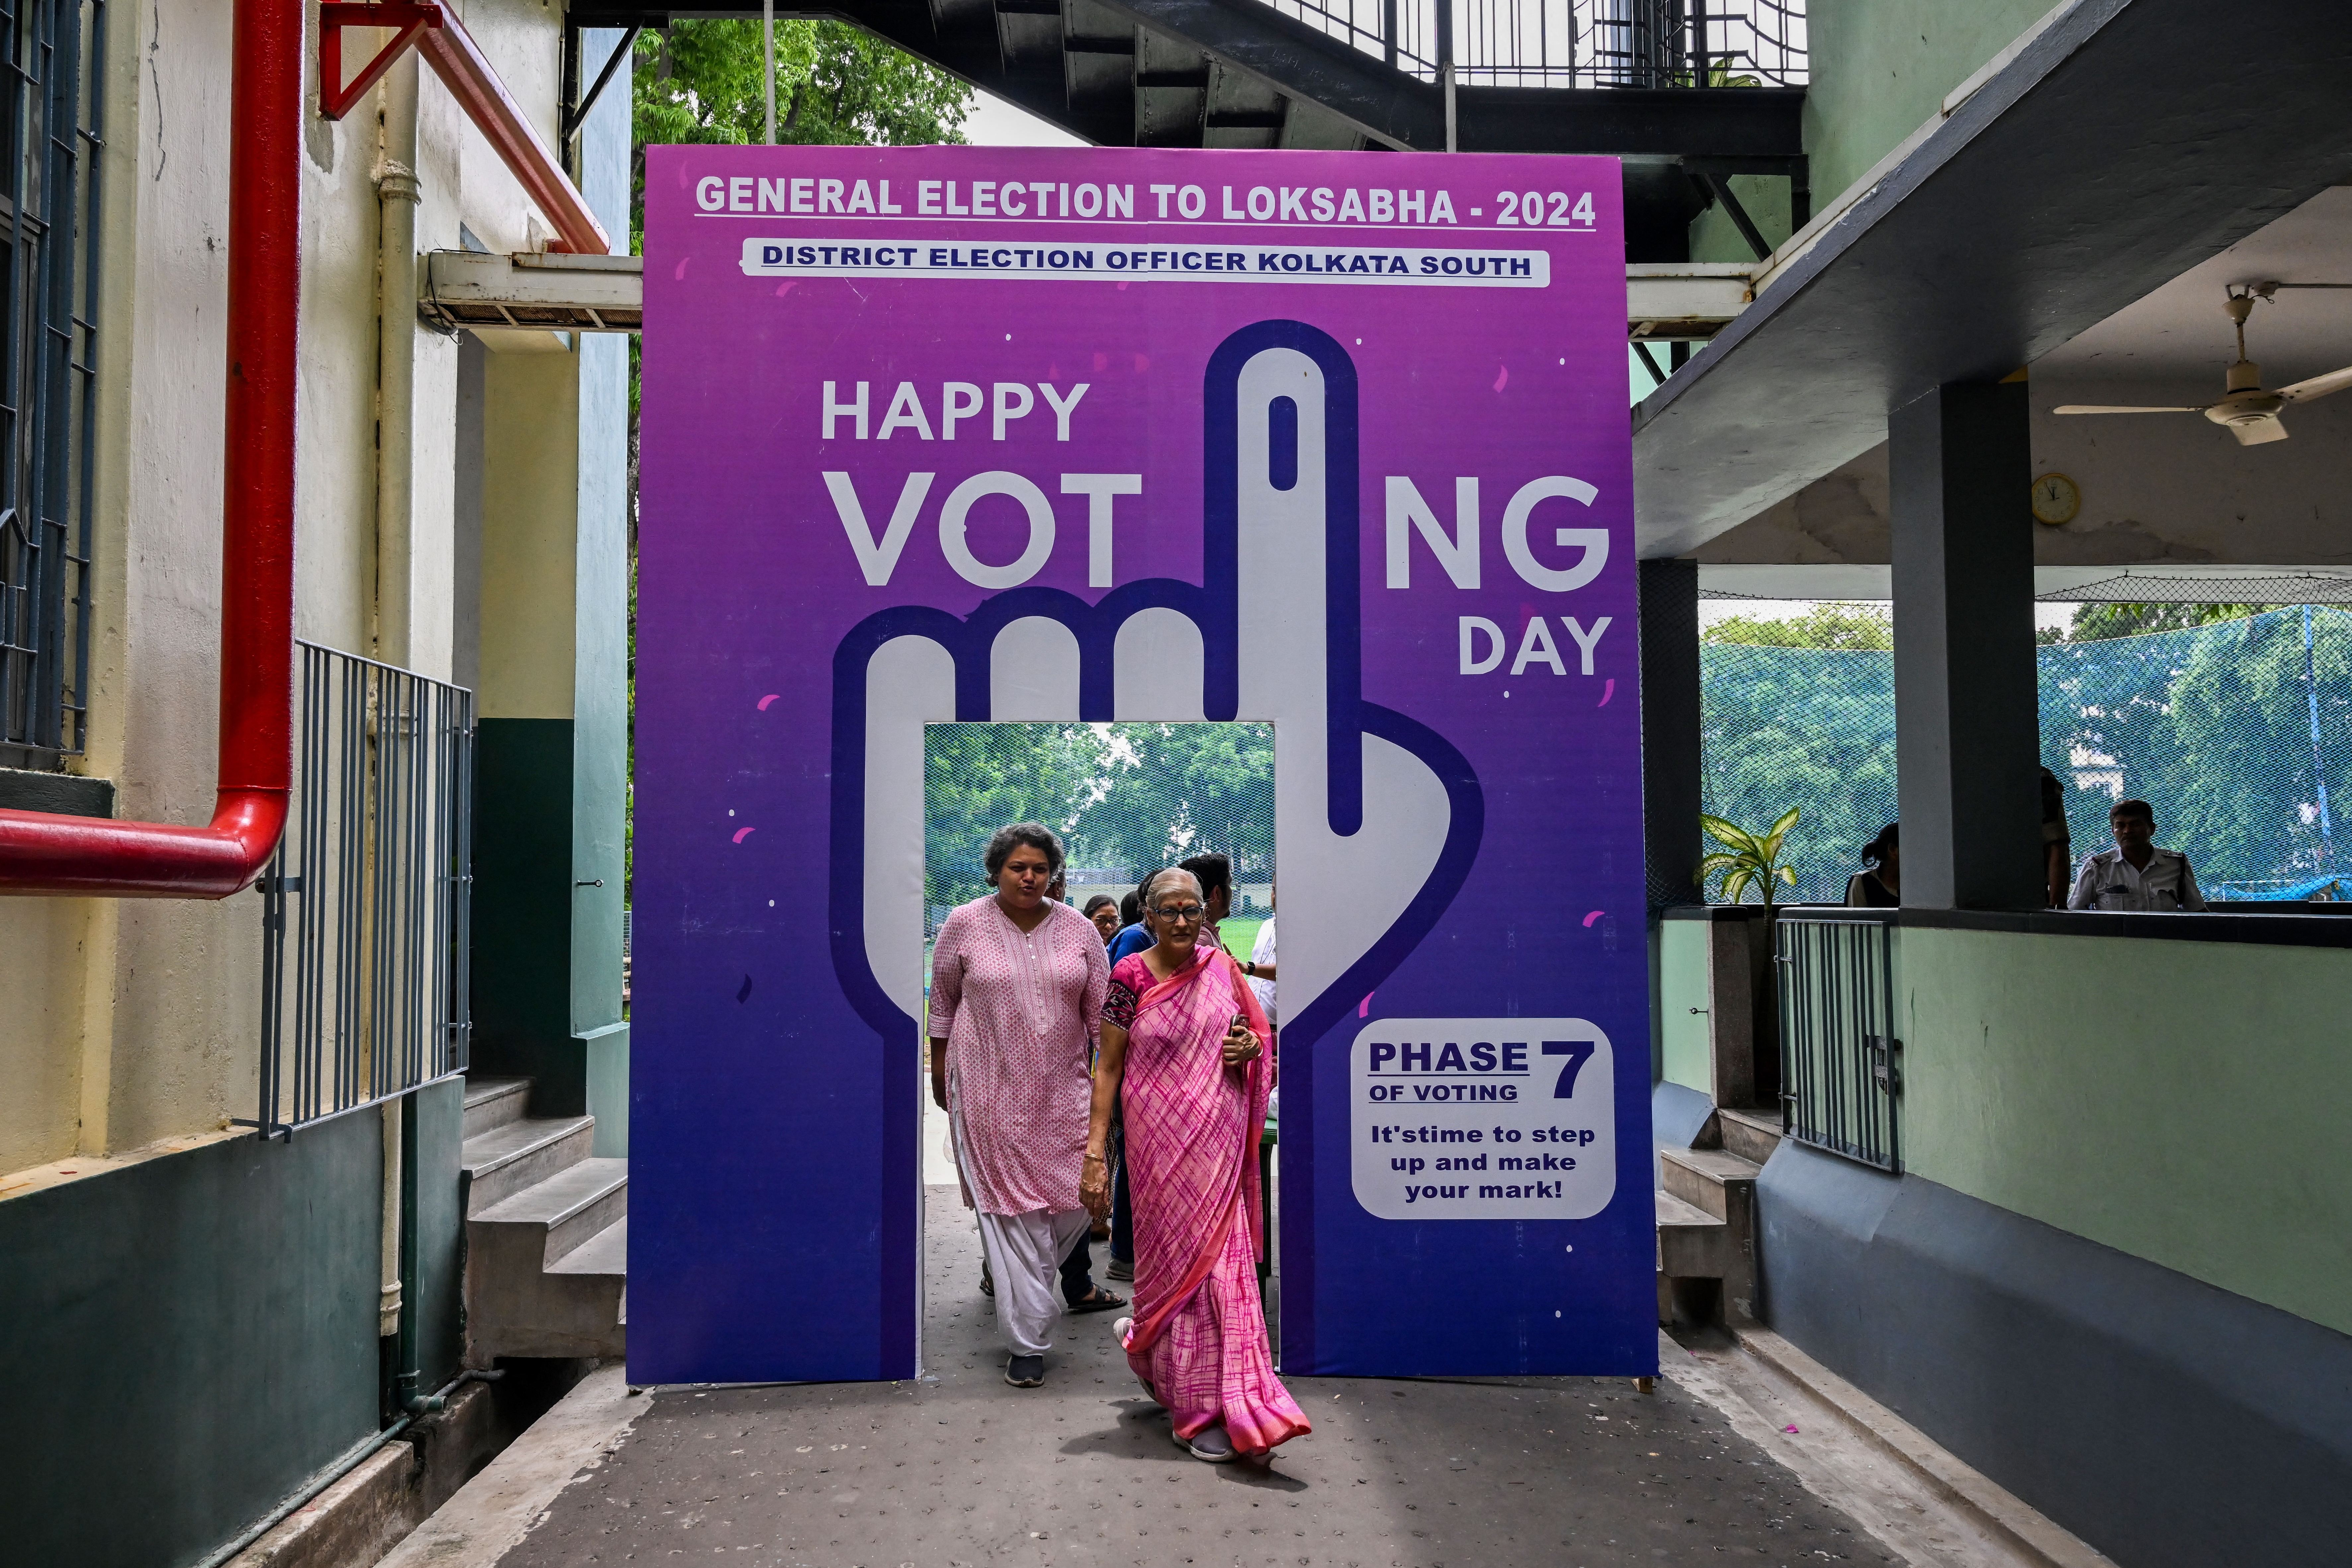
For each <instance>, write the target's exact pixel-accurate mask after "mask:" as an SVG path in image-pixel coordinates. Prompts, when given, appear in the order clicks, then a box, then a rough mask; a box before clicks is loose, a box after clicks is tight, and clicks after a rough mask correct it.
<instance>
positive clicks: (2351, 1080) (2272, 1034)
mask: <svg viewBox="0 0 2352 1568" xmlns="http://www.w3.org/2000/svg"><path fill="white" fill-rule="evenodd" d="M1896 941H1897V943H1898V948H1899V951H1898V956H1897V973H1896V979H1897V988H1898V989H1897V1001H1896V1007H1897V1012H1898V1014H1899V1015H1900V1016H1901V1018H1902V1024H1901V1027H1902V1029H1903V1035H1902V1039H1903V1056H1904V1099H1903V1109H1902V1135H1903V1143H1904V1163H1905V1165H1906V1168H1907V1169H1908V1170H1909V1171H1910V1172H1912V1173H1915V1174H1917V1175H1921V1176H1925V1177H1927V1179H1928V1180H1930V1181H1935V1182H1940V1183H1942V1184H1944V1185H1946V1186H1948V1187H1953V1188H1956V1189H1958V1191H1960V1192H1963V1193H1967V1194H1970V1195H1971V1196H1974V1197H1979V1198H1982V1199H1984V1200H1985V1201H1986V1202H1988V1203H1992V1204H1998V1205H2000V1206H2001V1207H2002V1208H2006V1209H2010V1210H2012V1211H2014V1212H2016V1213H2018V1214H2022V1215H2028V1216H2030V1217H2032V1218H2034V1219H2038V1220H2041V1221H2043V1222H2044V1223H2046V1224H2049V1225H2053V1226H2057V1227H2058V1228H2059V1229H2061V1230H2066V1231H2072V1232H2074V1234H2075V1235H2077V1236H2083V1237H2089V1238H2090V1239H2091V1240H2093V1241H2096V1242H2101V1243H2104V1244H2105V1245H2106V1246H2108V1247H2115V1248H2116V1249H2117V1250H2119V1251H2122V1252H2127V1253H2130V1254H2133V1255H2134V1256H2136V1257H2139V1258H2147V1259H2148V1260H2149V1261H2151V1262H2155V1263H2159V1264H2162V1265H2164V1266H2165V1267H2166V1268H2173V1269H2178V1270H2179V1271H2180V1272H2181V1273H2184V1274H2187V1275H2189V1276H2190V1277H2192V1278H2194V1279H2201V1280H2204V1281H2205V1282H2207V1283H2208V1284H2211V1285H2215V1286H2219V1287H2220V1288H2221V1289H2225V1290H2231V1291H2234V1292H2236V1293H2237V1294H2239V1295H2242V1296H2246V1297H2250V1298H2252V1300H2257V1301H2263V1302H2266V1303H2268V1304H2269V1305H2271V1306H2273V1307H2277V1308H2280V1309H2282V1310H2285V1311H2289V1312H2293V1313H2295V1314H2296V1315H2298V1316H2300V1317H2304V1318H2307V1319H2310V1320H2311V1321H2314V1322H2318V1323H2322V1324H2325V1325H2326V1326H2327V1327H2329V1328H2332V1329H2336V1330H2337V1331H2343V1332H2347V1333H2352V1182H2347V1180H2346V1179H2345V1176H2344V1168H2343V1159H2342V1155H2341V1153H2340V1152H2339V1150H2340V1145H2341V1142H2342V1137H2343V1132H2342V1120H2343V1108H2344V1107H2345V1106H2346V1105H2347V1104H2352V1044H2347V1037H2346V1030H2345V1026H2344V1023H2343V1006H2344V998H2345V997H2346V996H2347V994H2352V952H2346V951H2341V950H2332V949H2319V948H2296V947H2267V946H2257V945H2253V944H2250V943H2241V942H2162V941H2151V940H2147V939H2125V938H2101V937H2072V936H2068V937H2053V936H2032V935H2024V934H2014V935H2012V934H2007V933H1996V932H1986V931H1923V930H1919V929H1916V928H1912V929H1906V930H1903V931H1899V932H1898V933H1897V936H1896Z"/></svg>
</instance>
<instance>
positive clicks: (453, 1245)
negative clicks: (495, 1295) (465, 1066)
mask: <svg viewBox="0 0 2352 1568" xmlns="http://www.w3.org/2000/svg"><path fill="white" fill-rule="evenodd" d="M408 1107H409V1109H408V1114H410V1115H411V1116H414V1117H415V1118H416V1169H417V1173H418V1180H417V1183H416V1238H417V1239H416V1273H417V1284H416V1307H417V1317H416V1366H417V1386H418V1388H419V1389H420V1390H421V1391H423V1392H425V1393H428V1394H429V1393H431V1392H432V1391H433V1390H434V1389H436V1388H439V1387H440V1386H441V1385H442V1384H446V1383H447V1382H448V1381H449V1380H450V1379H451V1378H453V1377H455V1376H457V1373H458V1370H459V1368H460V1367H461V1366H463V1364H464V1356H465V1352H466V1347H465V1335H464V1330H463V1328H462V1322H463V1320H462V1318H461V1316H460V1314H461V1312H462V1311H463V1310H464V1301H465V1278H464V1268H465V1261H466V1235H465V1232H466V1216H465V1214H464V1212H463V1211H462V1210H461V1209H460V1208H459V1207H458V1206H457V1203H458V1200H457V1173H458V1171H459V1169H460V1168H461V1167H462V1166H463V1165H464V1163H465V1161H464V1157H463V1152H462V1145H463V1144H464V1142H465V1138H466V1086H465V1083H464V1082H463V1081H462V1080H460V1079H450V1080H449V1081H448V1082H446V1083H436V1084H435V1085H433V1086H432V1087H431V1088H429V1089H418V1090H417V1091H416V1092H415V1094H414V1095H412V1096H410V1097H409V1100H408Z"/></svg>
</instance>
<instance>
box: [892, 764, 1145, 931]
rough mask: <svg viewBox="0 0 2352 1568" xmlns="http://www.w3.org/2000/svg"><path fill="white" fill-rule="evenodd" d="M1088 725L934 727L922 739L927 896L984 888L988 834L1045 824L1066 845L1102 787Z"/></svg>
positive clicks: (942, 898)
mask: <svg viewBox="0 0 2352 1568" xmlns="http://www.w3.org/2000/svg"><path fill="white" fill-rule="evenodd" d="M1103 728H1104V727H1102V726H1097V725H1092V724H934V725H932V726H930V727H929V729H928V730H927V731H925V732H924V736H923V888H924V893H923V897H924V900H925V901H926V902H928V903H933V904H958V903H961V902H963V901H964V900H967V899H974V898H978V897H979V896H980V895H981V894H982V893H983V892H985V891H987V889H988V873H987V868H986V867H985V865H984V863H983V862H984V858H985V856H986V853H987V849H988V838H989V835H991V834H992V833H994V832H995V831H996V830H997V829H998V828H1000V827H1003V826H1005V824H1007V823H1012V822H1042V823H1044V824H1045V826H1047V827H1050V828H1052V829H1053V830H1054V831H1055V833H1056V834H1058V835H1060V836H1061V837H1062V839H1063V841H1064V844H1065V847H1066V846H1067V844H1068V843H1069V840H1070V839H1071V837H1072V831H1071V830H1072V829H1073V828H1074V827H1075V826H1076V824H1077V820H1078V816H1079V814H1080V813H1081V812H1082V811H1084V810H1085V809H1086V807H1087V805H1088V804H1089V803H1091V802H1092V801H1093V800H1094V799H1095V797H1096V795H1097V794H1098V793H1099V784H1100V781H1101V779H1102V776H1103V773H1104V772H1105V768H1106V764H1107V753H1108V750H1109V746H1108V741H1107V740H1106V739H1105V737H1104V736H1103V734H1102V733H1101V730H1102V729H1103Z"/></svg>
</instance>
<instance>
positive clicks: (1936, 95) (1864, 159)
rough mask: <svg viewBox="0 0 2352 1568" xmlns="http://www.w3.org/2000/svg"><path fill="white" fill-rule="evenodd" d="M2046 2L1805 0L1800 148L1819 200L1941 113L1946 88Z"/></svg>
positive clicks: (2045, 8) (2042, 11) (2006, 42)
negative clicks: (1805, 79) (1807, 81)
mask: <svg viewBox="0 0 2352 1568" xmlns="http://www.w3.org/2000/svg"><path fill="white" fill-rule="evenodd" d="M2050 9H2051V6H2050V5H2049V3H2048V0H1811V5H1810V6H1809V8H1808V10H1807V14H1806V36H1807V37H1808V38H1809V39H1810V40H1811V43H1810V47H1811V51H1812V82H1811V86H1810V87H1809V88H1808V89H1807V90H1806V93H1805V153H1806V156H1807V157H1808V158H1810V159H1811V163H1812V180H1813V202H1814V205H1815V207H1816V208H1819V207H1821V206H1823V205H1827V204H1828V203H1829V202H1830V201H1832V200H1833V199H1834V198H1835V197H1836V196H1837V195H1839V194H1840V193H1841V192H1843V190H1845V188H1846V187H1847V186H1849V185H1851V184H1853V183H1854V181H1856V180H1858V179H1860V178H1861V177H1862V176H1863V175H1864V174H1868V173H1869V172H1870V168H1871V165H1872V164H1874V163H1877V162H1878V161H1879V159H1881V158H1883V157H1885V155H1886V154H1887V153H1889V152H1891V151H1893V150H1894V148H1895V144H1896V143H1897V142H1901V141H1902V140H1903V139H1904V138H1905V137H1906V136H1908V135H1910V134H1911V132H1914V131H1916V130H1918V129H1919V127H1920V126H1922V125H1924V124H1926V123H1927V121H1928V120H1929V119H1930V118H1932V117H1933V116H1935V115H1937V114H1939V113H1941V112H1942V110H1943V104H1944V95H1945V94H1947V93H1948V92H1950V91H1951V90H1952V89H1954V88H1956V87H1958V86H1959V85H1960V83H1962V82H1964V81H1966V80H1967V79H1969V77H1970V76H1971V75H1973V74H1974V73H1975V72H1976V70H1977V68H1979V66H1982V65H1983V64H1984V63H1985V62H1986V61H1987V60H1990V59H1991V58H1993V57H1994V56H1995V55H1997V54H1999V53H2000V51H2001V50H2003V49H2005V48H2007V47H2009V46H2010V43H2011V40H2013V39H2014V38H2016V37H2017V36H2018V35H2019V34H2020V33H2022V32H2024V31H2025V29H2026V28H2028V27H2030V26H2032V25H2033V24H2034V23H2036V22H2038V21H2040V20H2041V19H2042V16H2045V15H2046V14H2047V13H2048V12H2049V11H2050Z"/></svg>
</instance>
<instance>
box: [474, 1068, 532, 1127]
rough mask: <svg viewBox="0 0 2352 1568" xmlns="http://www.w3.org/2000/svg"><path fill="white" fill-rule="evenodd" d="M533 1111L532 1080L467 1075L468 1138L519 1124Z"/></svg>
mask: <svg viewBox="0 0 2352 1568" xmlns="http://www.w3.org/2000/svg"><path fill="white" fill-rule="evenodd" d="M529 1111H530V1079H527V1078H483V1077H478V1076H477V1075H475V1074H472V1073H468V1074H467V1075H466V1136H467V1137H468V1138H478V1137H480V1136H481V1135H482V1134H483V1133H485V1132H488V1131H489V1130H490V1129H491V1128H493V1127H504V1126H505V1125H506V1124H507V1123H508V1122H509V1121H521V1120H522V1119H523V1117H524V1116H525V1115H526V1114H527V1113H529Z"/></svg>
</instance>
